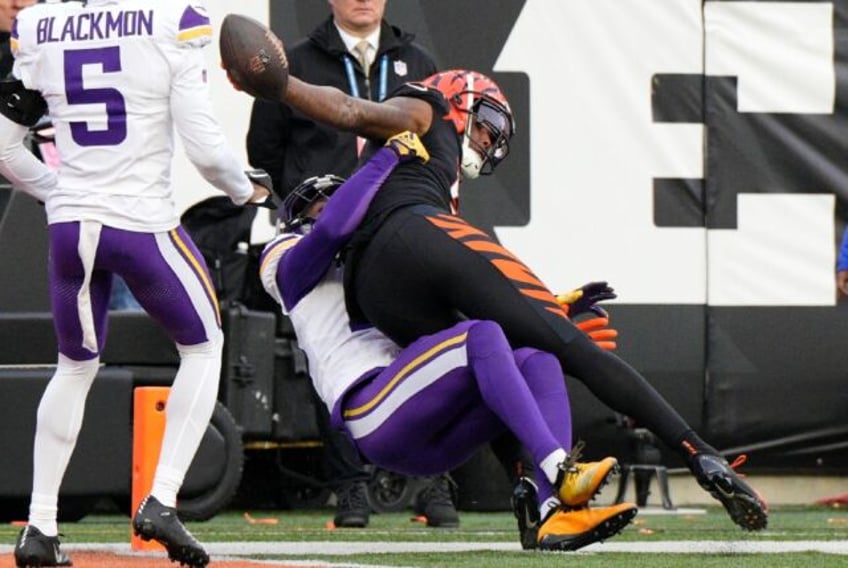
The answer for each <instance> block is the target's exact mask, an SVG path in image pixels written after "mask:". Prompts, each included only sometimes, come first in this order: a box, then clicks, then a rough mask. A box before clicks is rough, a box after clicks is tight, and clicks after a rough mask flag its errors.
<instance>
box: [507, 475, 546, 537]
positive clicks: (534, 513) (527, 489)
mask: <svg viewBox="0 0 848 568" xmlns="http://www.w3.org/2000/svg"><path fill="white" fill-rule="evenodd" d="M511 502H512V513H513V514H514V515H515V519H516V520H517V521H518V537H519V540H520V542H521V548H523V549H524V550H532V549H534V548H537V547H538V546H539V543H538V541H537V538H538V533H539V525H540V524H542V519H541V516H540V515H539V503H538V490H537V488H536V484H535V483H534V482H533V480H532V479H530V478H529V477H519V478H518V483H516V484H515V487H514V488H513V490H512V499H511Z"/></svg>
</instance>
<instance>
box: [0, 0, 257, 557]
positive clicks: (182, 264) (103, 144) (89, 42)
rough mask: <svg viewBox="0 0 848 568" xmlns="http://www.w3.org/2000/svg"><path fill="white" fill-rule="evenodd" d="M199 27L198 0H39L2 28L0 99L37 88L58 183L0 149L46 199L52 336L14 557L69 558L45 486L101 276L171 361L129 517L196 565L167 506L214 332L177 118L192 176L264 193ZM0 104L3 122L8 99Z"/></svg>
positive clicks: (209, 404)
mask: <svg viewBox="0 0 848 568" xmlns="http://www.w3.org/2000/svg"><path fill="white" fill-rule="evenodd" d="M211 36H212V28H211V26H210V21H209V17H208V15H207V13H206V10H205V8H204V6H203V5H202V3H201V2H194V1H192V2H188V1H186V0H89V2H87V3H86V4H82V3H79V2H67V3H56V2H48V3H46V4H38V5H36V6H33V7H31V8H28V9H26V10H23V11H22V12H21V13H20V14H19V15H18V18H17V21H16V24H15V27H14V28H13V30H12V37H11V43H12V51H13V54H14V55H15V58H16V59H15V66H14V70H13V73H14V75H15V77H17V78H18V79H19V80H20V81H21V83H22V86H23V87H25V89H27V91H25V90H23V89H21V92H20V93H18V94H17V95H18V96H17V98H15V97H7V98H6V99H5V102H7V103H9V102H12V103H14V104H12V105H11V106H12V107H14V106H15V105H17V104H18V103H19V102H20V101H22V100H27V99H31V98H33V97H37V96H38V95H39V94H40V96H41V97H43V99H44V100H45V101H46V103H47V107H48V113H49V116H50V118H51V120H52V122H53V124H54V126H55V128H56V144H57V148H58V152H59V157H60V167H59V170H58V180H56V181H55V184H54V185H53V186H52V187H49V188H47V189H45V185H48V184H50V180H49V179H47V178H45V177H43V176H45V175H47V174H43V175H42V174H38V173H37V172H36V174H35V175H34V174H33V172H32V171H30V170H29V168H31V167H32V166H33V164H32V162H31V161H26V160H24V161H23V162H21V158H20V152H19V150H18V149H15V148H13V149H12V150H10V151H9V152H6V153H2V154H0V156H7V157H9V158H10V159H9V160H5V161H2V162H0V173H4V174H8V177H9V178H10V179H11V180H12V181H13V182H14V183H15V184H16V185H19V186H20V185H27V183H29V189H30V191H31V192H32V193H34V194H37V195H38V196H39V197H40V198H41V199H43V200H44V201H45V205H46V209H47V219H48V224H49V232H50V259H49V273H50V293H51V300H52V306H53V315H54V322H55V330H56V335H57V338H58V343H59V361H58V365H57V369H56V372H55V374H54V375H53V377H52V378H51V380H50V383H49V385H48V387H47V389H46V390H45V392H44V395H43V397H42V399H41V402H40V404H39V408H38V421H37V427H36V435H35V446H34V452H33V453H34V457H33V462H34V464H33V492H32V499H31V502H30V514H29V522H28V525H27V526H26V527H25V528H24V529H23V530H22V531H21V534H20V536H19V537H18V542H17V545H16V547H15V560H16V563H17V565H18V566H67V565H70V560H69V559H68V557H67V555H65V554H64V553H62V552H61V551H60V549H59V541H58V537H57V534H58V527H57V524H56V516H57V495H58V491H59V486H60V483H61V481H62V477H63V475H64V473H65V469H66V468H67V464H68V461H69V459H70V457H71V454H72V452H73V449H74V446H75V444H76V439H77V435H78V433H79V430H80V427H81V424H82V418H83V409H84V405H85V399H86V396H87V393H88V391H89V389H90V387H91V384H92V381H93V380H94V377H95V375H96V373H97V370H98V367H99V365H100V353H101V350H102V348H103V345H104V342H105V339H106V320H107V306H108V300H109V294H110V290H111V286H112V278H113V274H119V275H120V276H121V277H123V279H124V280H125V281H126V282H127V284H128V286H129V288H130V290H131V291H132V292H133V295H134V296H135V297H136V298H137V299H138V301H139V303H140V304H141V305H142V307H144V309H145V310H146V311H147V312H148V313H149V314H150V315H151V316H152V317H153V318H154V319H156V320H157V321H158V322H159V323H160V324H161V325H162V326H163V327H164V328H165V330H166V331H167V332H168V334H169V335H170V337H171V338H172V339H173V340H174V341H175V342H176V344H177V348H178V350H179V353H180V358H181V362H180V367H179V370H178V372H177V375H176V377H175V379H174V383H173V387H172V389H171V393H170V396H169V399H168V404H167V410H166V413H167V414H166V417H167V420H166V428H165V435H164V439H163V441H162V446H161V450H160V457H159V463H158V466H157V469H156V473H155V477H154V480H153V488H152V490H151V493H150V495H148V496H147V497H146V498H145V499H144V501H143V502H142V504H141V505H140V507H139V509H138V510H137V511H136V513H135V515H134V518H133V529H134V531H135V532H136V534H138V535H139V536H141V537H142V538H144V539H151V538H152V539H155V540H157V541H159V542H161V543H162V544H164V545H165V547H166V548H167V550H168V555H169V557H170V558H171V559H172V560H174V561H177V562H180V563H181V564H182V563H185V564H188V565H189V566H201V567H202V566H205V565H206V564H207V563H208V562H209V557H208V555H207V554H206V552H205V550H204V549H203V547H202V546H201V545H200V544H199V543H198V542H197V541H196V540H195V539H194V537H193V536H192V535H191V534H190V533H189V532H188V531H187V530H186V529H185V527H184V526H183V525H182V523H180V521H179V519H178V517H177V514H176V510H175V506H176V498H177V492H178V490H179V488H180V487H181V485H182V483H183V478H184V476H185V474H186V471H187V470H188V467H189V465H190V464H191V461H192V459H193V457H194V454H195V452H196V451H197V448H198V446H199V445H200V441H201V439H202V436H203V434H204V432H205V431H206V428H207V424H208V422H209V419H210V417H211V414H212V411H213V408H214V405H215V401H216V397H217V393H218V381H219V376H220V367H221V349H222V344H223V337H222V333H221V327H220V314H219V309H218V304H217V299H216V297H215V291H214V288H213V287H212V284H211V281H210V278H209V274H208V271H207V269H206V266H205V264H204V262H203V259H202V257H201V255H200V254H199V253H198V251H197V249H196V247H195V246H194V244H193V243H192V242H191V239H190V238H189V236H188V235H187V234H186V232H185V231H184V230H183V229H182V227H180V225H179V217H178V215H177V211H176V210H175V206H174V201H173V198H172V193H171V192H172V188H171V171H170V169H171V160H172V157H173V151H174V140H173V132H174V129H175V127H176V132H177V133H178V134H179V136H180V137H181V140H182V142H183V145H184V146H185V149H186V152H187V154H188V157H189V159H190V160H191V161H192V163H194V165H195V166H196V167H197V169H198V170H199V171H200V173H201V175H202V176H203V177H204V178H205V179H206V180H207V181H208V182H209V183H211V184H212V185H214V186H215V187H217V188H218V189H220V190H222V191H224V192H226V193H227V194H228V195H229V196H230V197H231V199H232V200H233V202H235V203H237V204H244V203H247V202H253V203H259V202H263V201H264V200H265V199H266V198H267V197H268V195H269V194H268V190H267V189H266V188H265V187H263V186H262V185H260V184H255V183H253V182H252V181H251V178H250V177H249V176H248V175H247V174H246V172H244V170H243V169H242V166H241V164H240V163H239V160H237V158H236V157H235V155H234V154H233V153H232V151H231V150H230V148H229V147H228V145H227V143H226V141H225V140H224V137H223V134H222V132H221V129H220V127H219V125H218V123H217V121H216V119H215V118H214V116H213V112H212V108H211V101H210V97H209V92H208V86H207V84H206V69H205V60H204V57H203V54H202V50H201V49H200V48H202V47H204V46H205V45H207V44H208V43H209V42H210V40H211ZM33 91H35V94H33ZM0 106H3V105H0ZM5 106H9V105H8V104H7V105H5ZM25 110H26V109H25ZM2 114H3V115H4V116H5V117H7V118H10V119H12V120H15V113H14V112H10V111H9V109H4V110H3V111H2ZM23 114H27V113H26V112H24V113H23ZM29 114H32V113H29ZM17 122H21V121H17ZM22 123H25V122H22ZM9 136H12V134H11V133H10V134H9ZM6 142H7V145H9V146H12V145H11V143H10V141H9V140H6ZM11 158H15V159H17V162H15V161H14V160H13V159H11ZM21 163H23V165H24V166H26V167H19V166H21ZM45 180H46V181H45Z"/></svg>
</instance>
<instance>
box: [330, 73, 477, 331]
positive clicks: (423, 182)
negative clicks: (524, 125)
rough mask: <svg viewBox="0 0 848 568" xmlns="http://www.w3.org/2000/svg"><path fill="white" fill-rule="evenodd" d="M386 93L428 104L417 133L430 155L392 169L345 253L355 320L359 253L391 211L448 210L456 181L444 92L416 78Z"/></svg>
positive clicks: (455, 139)
mask: <svg viewBox="0 0 848 568" xmlns="http://www.w3.org/2000/svg"><path fill="white" fill-rule="evenodd" d="M391 96H392V97H414V98H418V99H422V100H425V101H427V102H428V103H430V104H431V105H432V106H433V122H432V124H431V125H430V129H429V130H428V131H427V132H426V133H425V134H424V135H423V136H421V141H422V142H423V143H424V146H425V147H426V148H427V152H428V153H429V154H430V161H429V162H427V163H426V164H422V163H420V162H418V161H410V162H404V163H402V164H400V165H398V166H397V167H396V168H395V169H394V171H393V172H392V173H391V175H390V176H389V178H388V179H387V180H386V181H385V183H383V187H382V188H380V191H378V192H377V195H376V196H375V197H374V199H373V200H372V201H371V205H370V207H369V208H368V212H367V213H366V214H365V219H364V220H363V222H362V224H361V225H360V226H359V229H357V230H356V232H355V233H354V236H353V238H352V239H351V241H350V243H349V244H348V247H347V249H346V250H345V252H344V258H345V264H346V267H345V271H344V280H345V300H346V302H347V310H348V314H349V315H350V319H351V322H352V323H353V324H354V325H361V324H364V323H365V322H366V320H365V316H364V314H363V313H362V310H361V309H360V308H359V306H358V305H357V304H356V300H355V299H354V292H353V280H354V278H355V274H356V270H357V264H358V261H359V257H360V255H361V254H362V251H363V250H364V248H365V246H366V245H367V243H368V242H369V241H371V240H372V239H373V238H374V236H375V235H376V234H377V233H378V232H379V230H380V227H382V226H383V225H384V224H385V223H386V221H387V220H388V218H389V216H390V215H391V214H392V213H393V212H395V211H398V210H401V209H404V208H407V207H414V206H416V205H418V206H421V205H424V206H430V207H435V208H436V209H439V210H441V211H444V212H446V213H450V212H451V187H453V185H454V184H456V183H457V182H458V180H459V159H460V155H461V154H460V153H461V152H462V143H461V138H460V136H459V135H458V134H457V132H456V127H455V126H454V124H453V122H452V121H451V120H450V119H448V118H447V114H448V112H449V110H450V108H449V106H448V102H447V101H446V100H445V98H444V96H443V95H442V94H441V93H440V92H439V91H437V90H435V89H430V88H428V87H424V86H423V85H420V84H418V83H407V84H406V85H403V86H401V87H398V89H396V90H395V91H394V92H393V93H392V95H391ZM378 143H380V144H382V142H381V141H376V140H375V141H372V142H371V143H369V148H367V149H366V151H365V152H363V157H362V159H363V160H365V159H367V158H368V156H369V155H370V154H371V153H373V152H374V151H376V149H377V148H379V146H378V145H377V144H378Z"/></svg>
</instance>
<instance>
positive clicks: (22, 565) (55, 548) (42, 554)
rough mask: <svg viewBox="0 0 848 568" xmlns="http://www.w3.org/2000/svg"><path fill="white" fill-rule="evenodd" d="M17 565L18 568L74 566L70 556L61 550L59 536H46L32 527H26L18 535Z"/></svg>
mask: <svg viewBox="0 0 848 568" xmlns="http://www.w3.org/2000/svg"><path fill="white" fill-rule="evenodd" d="M15 565H16V566H17V567H18V568H41V567H42V566H73V564H72V563H71V559H70V558H69V557H68V555H67V554H65V553H64V552H62V551H61V549H60V548H59V537H58V536H45V535H44V534H43V533H42V532H41V531H40V530H38V529H37V528H35V527H33V526H30V525H27V526H25V527H24V528H23V529H21V532H20V534H18V540H17V542H16V543H15Z"/></svg>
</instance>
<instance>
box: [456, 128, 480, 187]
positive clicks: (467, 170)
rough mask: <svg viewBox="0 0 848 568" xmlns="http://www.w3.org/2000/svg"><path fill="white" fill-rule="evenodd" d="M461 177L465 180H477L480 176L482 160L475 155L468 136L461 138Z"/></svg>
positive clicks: (475, 151)
mask: <svg viewBox="0 0 848 568" xmlns="http://www.w3.org/2000/svg"><path fill="white" fill-rule="evenodd" d="M462 138H463V140H462V164H460V167H461V169H462V177H464V178H465V179H477V177H479V176H480V170H481V169H482V168H483V158H482V157H481V156H480V154H478V153H477V150H475V149H473V148H472V147H471V144H470V143H469V140H468V136H467V135H466V136H463V137H462Z"/></svg>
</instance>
